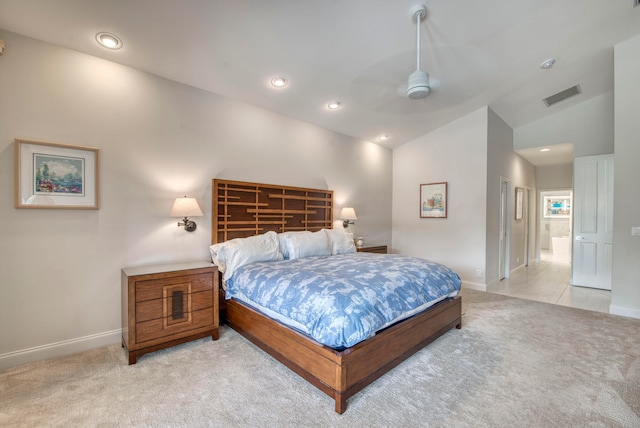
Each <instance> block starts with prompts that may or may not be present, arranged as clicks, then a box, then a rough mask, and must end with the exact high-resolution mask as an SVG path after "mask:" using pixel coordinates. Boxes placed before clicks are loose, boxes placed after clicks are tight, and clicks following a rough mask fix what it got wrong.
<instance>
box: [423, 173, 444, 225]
mask: <svg viewBox="0 0 640 428" xmlns="http://www.w3.org/2000/svg"><path fill="white" fill-rule="evenodd" d="M420 217H421V218H447V182H446V181H445V182H441V183H428V184H421V185H420Z"/></svg>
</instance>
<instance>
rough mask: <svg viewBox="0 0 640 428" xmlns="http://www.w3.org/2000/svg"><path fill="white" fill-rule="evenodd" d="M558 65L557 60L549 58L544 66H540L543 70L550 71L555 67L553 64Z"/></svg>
mask: <svg viewBox="0 0 640 428" xmlns="http://www.w3.org/2000/svg"><path fill="white" fill-rule="evenodd" d="M555 63H556V60H555V59H553V58H549V59H548V60H546V61H544V62H543V63H542V64H540V68H542V69H543V70H548V69H550V68H551V67H553V64H555Z"/></svg>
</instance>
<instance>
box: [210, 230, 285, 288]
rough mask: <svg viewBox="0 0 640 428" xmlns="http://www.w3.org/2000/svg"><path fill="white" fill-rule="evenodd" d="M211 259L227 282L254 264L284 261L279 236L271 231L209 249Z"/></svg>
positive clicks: (216, 245)
mask: <svg viewBox="0 0 640 428" xmlns="http://www.w3.org/2000/svg"><path fill="white" fill-rule="evenodd" d="M209 252H210V253H211V259H212V260H213V263H215V264H216V265H217V266H218V269H219V270H220V272H222V273H223V274H224V275H223V279H224V280H225V281H227V280H228V279H229V278H231V276H232V275H233V273H234V272H235V270H236V269H237V268H239V267H240V266H244V265H246V264H249V263H254V262H268V261H275V260H282V259H283V257H282V254H281V253H280V250H279V248H278V235H277V234H276V233H275V232H273V231H269V232H267V233H265V234H263V235H256V236H250V237H248V238H236V239H231V240H229V241H226V242H221V243H219V244H214V245H211V246H210V247H209Z"/></svg>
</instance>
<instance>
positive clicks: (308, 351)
mask: <svg viewBox="0 0 640 428" xmlns="http://www.w3.org/2000/svg"><path fill="white" fill-rule="evenodd" d="M212 204H213V215H212V257H213V258H214V262H215V261H216V260H215V257H214V256H215V255H216V252H215V250H213V248H216V249H218V250H219V249H220V248H225V249H227V251H229V250H228V248H231V247H232V244H233V245H236V243H241V244H242V245H245V244H247V243H249V242H252V243H253V244H252V245H256V244H255V243H256V242H258V243H260V245H263V246H264V245H267V244H265V242H268V245H269V246H270V247H269V249H268V250H267V251H270V253H269V254H271V255H272V256H269V257H271V259H269V258H267V259H266V260H253V259H251V257H252V256H247V255H246V254H253V253H251V252H249V253H247V252H245V251H244V250H242V251H235V250H234V251H233V252H230V253H229V254H231V253H233V254H234V256H233V257H236V255H237V254H240V256H238V257H244V259H243V262H242V263H237V264H236V263H235V259H233V260H234V262H231V263H228V265H227V266H221V267H222V269H221V270H223V271H225V272H224V275H225V277H224V278H223V281H222V282H221V283H224V284H225V285H226V287H229V293H230V296H231V295H233V296H234V297H232V298H230V299H226V297H227V296H226V292H225V290H224V289H221V290H220V294H221V299H220V302H221V316H223V317H224V319H223V321H224V322H226V323H227V325H228V326H229V327H231V328H232V329H234V330H235V331H237V332H238V333H240V334H241V335H243V336H244V337H246V338H247V339H248V340H250V341H251V342H253V343H254V344H255V345H257V346H258V347H260V348H261V349H263V350H264V351H266V352H267V353H269V354H270V355H272V356H273V357H274V358H276V359H277V360H278V361H280V362H281V363H282V364H284V365H285V366H287V367H288V368H289V369H291V370H292V371H294V372H295V373H297V374H298V375H300V376H302V377H303V378H304V379H306V380H307V381H308V382H310V383H311V384H313V385H314V386H316V387H317V388H319V389H320V390H321V391H323V392H324V393H326V394H327V395H329V396H330V397H332V398H333V399H334V401H335V411H336V412H338V413H343V412H344V411H345V410H346V407H347V400H348V399H349V398H350V397H352V396H353V395H354V394H356V393H357V392H358V391H360V390H362V389H363V388H364V387H366V386H367V385H369V384H370V383H372V382H374V381H375V380H376V379H378V378H379V377H380V376H382V375H383V374H385V373H386V372H388V371H389V370H391V369H392V368H393V367H395V366H397V365H398V364H400V363H401V362H402V361H404V360H405V359H407V358H409V357H410V356H411V355H413V354H414V353H415V352H417V351H419V350H420V349H422V348H423V347H424V346H426V345H427V344H428V343H430V342H432V341H433V340H435V339H436V338H438V337H440V336H441V335H442V334H444V333H446V332H447V331H449V330H450V329H452V328H454V327H455V328H460V327H461V298H460V297H459V296H457V295H455V294H456V293H455V292H449V291H447V290H445V292H444V293H445V295H444V297H439V298H438V299H436V300H437V301H436V302H435V303H434V302H430V303H429V304H426V303H425V304H423V305H422V306H423V307H418V308H417V309H415V310H413V311H406V310H404V312H406V314H405V315H407V316H408V317H407V318H405V317H404V316H403V317H399V318H402V319H401V320H399V319H395V318H394V317H395V315H389V317H388V318H386V319H384V320H383V325H382V327H381V328H376V330H375V331H373V332H371V331H364V332H362V337H357V338H356V339H353V338H352V337H351V334H350V335H348V336H349V340H347V341H345V342H335V343H333V342H331V346H329V345H327V344H323V343H321V341H320V340H315V339H314V338H313V337H312V332H310V331H309V330H310V328H307V327H305V325H304V324H303V323H300V324H295V323H294V324H292V325H291V324H290V325H287V324H286V323H285V320H283V319H281V318H279V316H278V313H277V311H276V310H273V311H272V310H271V309H270V308H269V307H264V306H262V304H263V303H264V302H260V301H258V300H257V299H254V300H250V301H249V303H248V302H247V300H246V296H242V297H240V295H241V294H242V293H238V291H237V289H234V288H233V287H235V286H236V282H238V281H239V278H241V277H249V278H251V277H252V275H263V277H273V276H276V277H278V278H281V276H279V275H280V274H279V275H275V274H272V273H274V272H275V267H276V266H286V265H294V266H295V268H294V271H296V272H299V271H301V270H302V269H301V266H303V265H301V264H300V263H302V262H303V261H302V260H301V259H305V258H307V257H309V258H310V259H315V258H317V259H318V260H320V261H321V262H322V263H326V264H328V266H332V263H338V262H339V263H346V264H350V263H353V261H352V260H351V259H350V258H358V259H362V260H368V262H369V264H371V265H380V266H381V269H382V273H381V272H378V273H377V274H376V275H378V276H384V272H386V271H387V270H388V271H391V270H392V269H391V268H388V269H387V268H385V267H384V266H383V265H384V263H383V262H387V261H388V260H390V259H372V258H375V257H382V258H385V257H390V258H391V257H397V256H395V255H379V254H375V255H374V254H364V253H357V254H354V252H353V250H351V249H350V250H348V251H347V250H344V252H342V253H341V252H340V251H342V249H344V248H347V247H348V243H347V244H345V242H344V241H340V245H337V244H336V242H337V241H338V239H342V238H341V237H338V236H339V235H338V233H337V232H339V233H342V235H345V234H344V233H343V232H342V231H332V225H333V192H332V191H330V190H323V189H308V188H298V187H289V186H276V185H269V184H261V183H247V182H240V181H230V180H220V179H214V180H213V198H212ZM276 234H277V235H278V240H276V241H275V244H273V243H271V238H269V239H267V236H271V237H272V236H274V235H276ZM321 234H325V235H326V236H327V239H328V242H329V251H330V253H331V255H328V257H325V256H327V255H326V254H321V255H319V256H318V255H316V254H311V256H309V255H308V254H296V255H295V257H294V255H293V254H289V255H287V257H285V256H284V255H283V253H286V252H287V249H289V250H291V251H301V252H302V253H304V252H305V251H307V252H309V251H310V250H307V249H308V248H310V247H309V246H308V245H307V246H303V247H299V248H304V250H299V248H298V247H295V246H294V247H291V246H290V245H291V242H303V241H304V242H307V241H309V240H310V239H311V238H312V237H313V239H320V238H319V237H320V235H321ZM332 237H333V241H332ZM283 242H285V243H286V245H285V247H282V245H283V244H282V243H283ZM223 243H225V244H223ZM222 244H223V245H222ZM352 244H353V243H352V242H351V245H352ZM238 245H240V244H238ZM273 245H276V246H278V248H277V249H274V248H273ZM287 245H288V246H289V247H288V248H287ZM233 248H236V247H233ZM292 248H298V249H295V250H292ZM262 251H263V247H260V252H262ZM322 251H325V250H322ZM336 251H337V252H336ZM311 253H313V251H311ZM260 254H262V253H260ZM298 256H300V257H298ZM247 257H248V258H247ZM291 258H293V261H292V259H291ZM223 259H224V257H223ZM227 260H231V258H229V257H227ZM398 260H399V259H398ZM304 262H305V263H307V262H306V261H304ZM394 262H395V261H394ZM219 263H220V264H223V263H222V262H220V261H219ZM261 263H262V264H261ZM264 263H272V264H266V265H265V264H264ZM236 265H238V266H243V267H241V268H237V269H236V268H235V267H234V266H236ZM343 266H344V265H343ZM389 266H391V265H389ZM225 268H226V269H225ZM234 269H235V270H234ZM329 270H330V271H331V272H332V274H333V275H335V274H336V272H342V271H344V270H347V269H345V268H344V267H342V268H340V267H333V268H331V267H329ZM401 270H403V269H399V271H401ZM256 272H258V273H256ZM292 275H293V274H292ZM456 276H457V275H456ZM362 277H363V276H362V275H361V274H360V277H359V278H360V279H362ZM365 277H366V276H365ZM332 278H334V279H333V280H332V281H335V282H339V281H342V278H338V277H332ZM458 280H459V277H458ZM289 282H291V281H289ZM372 283H373V282H372ZM383 287H384V284H383ZM458 287H459V283H458ZM380 290H381V289H378V291H373V292H371V293H370V294H381V293H380ZM263 292H264V291H263ZM447 293H448V294H447ZM240 298H243V299H245V301H244V302H242V301H240V300H239V299H240ZM285 300H286V299H285ZM418 306H420V305H418ZM427 306H428V307H427ZM425 307H426V309H425ZM400 312H402V311H400ZM266 314H269V315H270V316H267V315H266ZM358 334H360V332H358Z"/></svg>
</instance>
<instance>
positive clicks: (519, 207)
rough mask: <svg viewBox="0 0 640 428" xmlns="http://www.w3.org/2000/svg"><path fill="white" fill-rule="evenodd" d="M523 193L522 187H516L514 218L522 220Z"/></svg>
mask: <svg viewBox="0 0 640 428" xmlns="http://www.w3.org/2000/svg"><path fill="white" fill-rule="evenodd" d="M523 195H524V189H523V188H522V187H516V220H522V209H523V208H522V199H523Z"/></svg>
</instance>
